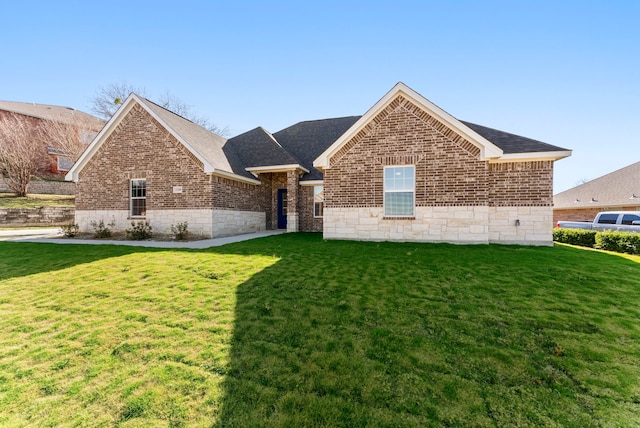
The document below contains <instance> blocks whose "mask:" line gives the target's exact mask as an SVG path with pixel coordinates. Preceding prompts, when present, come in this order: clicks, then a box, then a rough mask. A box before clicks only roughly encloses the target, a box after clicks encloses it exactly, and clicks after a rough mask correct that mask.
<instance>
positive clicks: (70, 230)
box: [60, 224, 80, 238]
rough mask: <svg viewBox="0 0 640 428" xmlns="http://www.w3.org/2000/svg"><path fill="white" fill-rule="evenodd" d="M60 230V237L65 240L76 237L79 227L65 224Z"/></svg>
mask: <svg viewBox="0 0 640 428" xmlns="http://www.w3.org/2000/svg"><path fill="white" fill-rule="evenodd" d="M60 229H62V235H63V236H64V237H65V238H73V237H75V236H76V235H78V232H79V231H80V226H78V225H77V224H65V225H64V226H60Z"/></svg>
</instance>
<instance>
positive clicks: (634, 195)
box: [629, 193, 640, 199]
mask: <svg viewBox="0 0 640 428" xmlns="http://www.w3.org/2000/svg"><path fill="white" fill-rule="evenodd" d="M638 198H640V196H637V195H636V194H635V193H634V194H633V195H631V197H630V198H629V199H638Z"/></svg>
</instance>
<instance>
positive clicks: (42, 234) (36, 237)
mask: <svg viewBox="0 0 640 428" xmlns="http://www.w3.org/2000/svg"><path fill="white" fill-rule="evenodd" d="M282 233H285V232H284V231H283V230H265V231H262V232H255V233H246V234H244V235H235V236H227V237H225V238H214V239H202V240H199V241H186V242H185V241H125V240H115V239H73V238H62V231H61V230H60V229H58V228H51V229H20V230H0V241H14V242H16V241H18V242H46V243H50V244H89V245H129V246H132V247H152V248H195V249H203V248H209V247H219V246H220V245H225V244H231V243H233V242H240V241H248V240H249V239H255V238H263V237H265V236H272V235H280V234H282Z"/></svg>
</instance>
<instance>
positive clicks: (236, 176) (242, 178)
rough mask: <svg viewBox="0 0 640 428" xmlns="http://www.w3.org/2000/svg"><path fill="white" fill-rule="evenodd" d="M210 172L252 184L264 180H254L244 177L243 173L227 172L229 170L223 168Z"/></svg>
mask: <svg viewBox="0 0 640 428" xmlns="http://www.w3.org/2000/svg"><path fill="white" fill-rule="evenodd" d="M209 174H211V175H216V176H219V177H224V178H228V179H230V180H235V181H242V182H245V183H250V184H262V182H261V181H260V180H253V179H251V178H247V177H243V176H241V175H238V174H234V173H231V172H227V171H223V170H221V169H214V170H213V171H211V172H210V173H209Z"/></svg>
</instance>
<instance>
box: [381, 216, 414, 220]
mask: <svg viewBox="0 0 640 428" xmlns="http://www.w3.org/2000/svg"><path fill="white" fill-rule="evenodd" d="M382 219H383V220H415V219H416V217H415V216H410V217H397V216H396V217H392V216H389V217H382Z"/></svg>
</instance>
